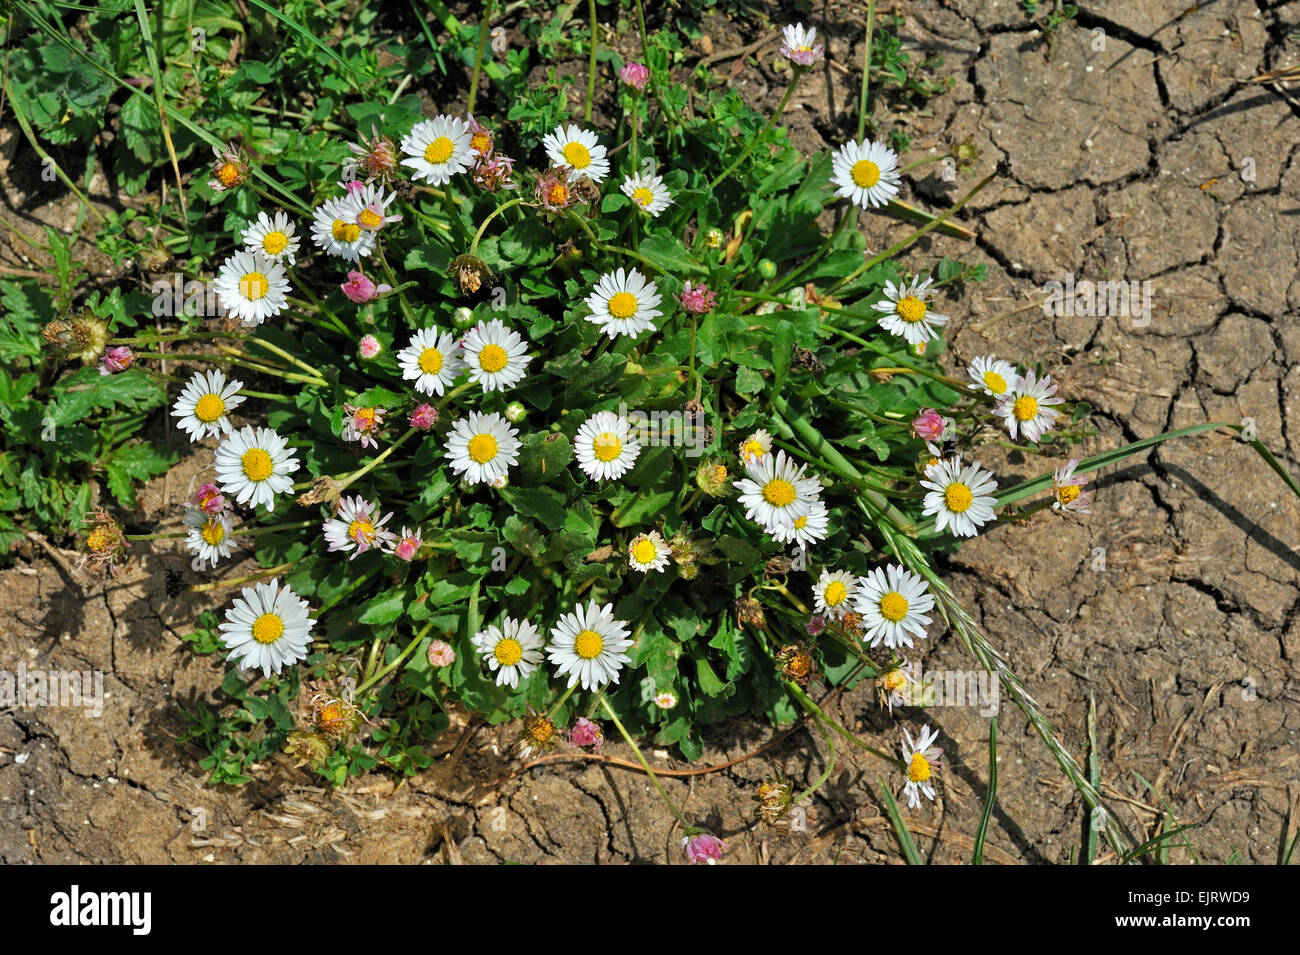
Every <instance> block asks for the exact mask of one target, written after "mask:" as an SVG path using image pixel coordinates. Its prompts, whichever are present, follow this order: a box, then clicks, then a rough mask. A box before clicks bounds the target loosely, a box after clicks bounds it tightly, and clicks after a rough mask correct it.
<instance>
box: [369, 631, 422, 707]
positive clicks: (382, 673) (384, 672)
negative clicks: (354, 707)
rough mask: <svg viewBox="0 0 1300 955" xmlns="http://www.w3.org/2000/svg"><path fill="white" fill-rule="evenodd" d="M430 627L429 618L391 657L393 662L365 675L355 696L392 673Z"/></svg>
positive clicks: (418, 643)
mask: <svg viewBox="0 0 1300 955" xmlns="http://www.w3.org/2000/svg"><path fill="white" fill-rule="evenodd" d="M432 628H433V621H432V620H430V621H429V622H428V623H426V624H425V625H424V629H423V630H421V631H420V632H419V633H417V634H416V635H415V637H414V638H413V639H412V640H411V642H410V643H408V644H407V645H406V646H405V647H404V648H403V649H402V652H401V653H399V654H398V655H397V656H396V657H395V658H394V659H393V662H392V663H389V664H387V665H385V666H383V667H380V668H379V669H378V670H376V671H375V672H374V673H372V674H371V675H370V676H369V677H367V678H366V680H365V682H364V683H362V684H361V685H360V686H358V687H357V689H356V695H357V696H360V695H361V691H362V690H368V689H370V687H372V686H374V685H375V684H376V683H378V682H379V681H380V680H382V679H383V678H384V677H386V676H388V674H390V673H392V672H393V670H395V669H397V667H398V666H399V665H400V664H401V663H402V662H403V661H404V660H405V659H406V658H407V657H409V656H410V655H411V653H412V652H413V651H414V650H415V648H416V647H418V646H419V645H420V641H421V640H423V639H424V638H425V637H426V636H427V635H428V633H429V631H430V630H431V629H432Z"/></svg>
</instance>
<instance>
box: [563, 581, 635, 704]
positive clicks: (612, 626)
mask: <svg viewBox="0 0 1300 955" xmlns="http://www.w3.org/2000/svg"><path fill="white" fill-rule="evenodd" d="M630 646H632V640H631V638H630V636H629V631H628V629H627V623H626V622H625V621H622V620H615V619H614V605H613V604H606V605H605V606H603V607H601V606H599V605H598V604H597V603H596V602H595V601H594V600H593V601H591V602H590V603H588V604H587V605H586V606H585V607H583V606H582V605H579V606H578V607H577V608H576V610H575V612H574V613H566V614H564V615H563V616H562V617H560V619H559V620H558V621H556V624H555V626H554V627H552V628H551V644H550V646H548V647H547V648H546V656H547V657H548V658H549V659H550V661H551V662H552V663H554V664H555V665H556V670H555V675H556V676H560V677H562V676H564V674H566V673H567V674H569V686H571V687H572V686H574V685H576V684H577V683H579V682H581V683H582V688H583V689H584V690H596V689H599V688H600V687H602V686H604V685H605V684H606V683H617V682H618V671H619V670H621V669H622V667H623V664H624V663H630V662H631V660H632V658H631V657H629V656H628V655H627V654H626V653H624V652H623V651H625V650H626V649H627V648H628V647H630Z"/></svg>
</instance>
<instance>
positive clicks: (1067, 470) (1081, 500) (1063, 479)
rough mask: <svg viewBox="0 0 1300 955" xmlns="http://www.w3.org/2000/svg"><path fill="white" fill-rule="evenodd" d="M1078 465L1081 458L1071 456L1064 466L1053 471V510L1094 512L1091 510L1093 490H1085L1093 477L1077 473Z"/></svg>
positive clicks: (1082, 512)
mask: <svg viewBox="0 0 1300 955" xmlns="http://www.w3.org/2000/svg"><path fill="white" fill-rule="evenodd" d="M1078 466H1079V459H1078V458H1070V460H1069V461H1067V462H1066V463H1065V466H1064V467H1059V468H1057V469H1056V470H1055V471H1054V472H1052V497H1053V498H1054V499H1055V500H1053V501H1052V510H1054V511H1078V512H1079V513H1081V514H1091V513H1092V511H1090V510H1089V508H1090V507H1091V506H1092V491H1085V490H1083V487H1084V485H1085V484H1087V483H1088V481H1089V480H1091V479H1090V478H1089V477H1088V475H1086V474H1075V473H1074V469H1075V468H1077V467H1078Z"/></svg>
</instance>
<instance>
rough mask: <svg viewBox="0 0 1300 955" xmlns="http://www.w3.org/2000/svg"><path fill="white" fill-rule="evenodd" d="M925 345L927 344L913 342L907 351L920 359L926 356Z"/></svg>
mask: <svg viewBox="0 0 1300 955" xmlns="http://www.w3.org/2000/svg"><path fill="white" fill-rule="evenodd" d="M925 345H926V343H925V342H913V343H912V344H911V345H908V346H907V350H908V351H910V352H911V353H912V355H913V357H916V358H920V357H922V356H923V355H924V354H925Z"/></svg>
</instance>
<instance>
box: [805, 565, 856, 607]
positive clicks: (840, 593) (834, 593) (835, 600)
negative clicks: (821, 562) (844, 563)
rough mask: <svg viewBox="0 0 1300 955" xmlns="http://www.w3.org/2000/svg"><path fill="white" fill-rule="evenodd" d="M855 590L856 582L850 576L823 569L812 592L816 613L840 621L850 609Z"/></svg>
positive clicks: (842, 572)
mask: <svg viewBox="0 0 1300 955" xmlns="http://www.w3.org/2000/svg"><path fill="white" fill-rule="evenodd" d="M856 590H857V581H856V580H854V579H853V575H852V574H850V573H848V572H846V571H843V570H830V569H829V568H825V567H823V568H822V573H821V577H819V578H818V580H817V587H816V588H815V589H814V591H813V603H814V604H815V605H816V607H817V612H818V613H821V614H825V615H826V616H828V617H831V618H832V619H834V620H840V619H842V618H843V617H844V615H845V614H846V613H848V612H849V610H850V608H852V606H853V596H854V592H855V591H856Z"/></svg>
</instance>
